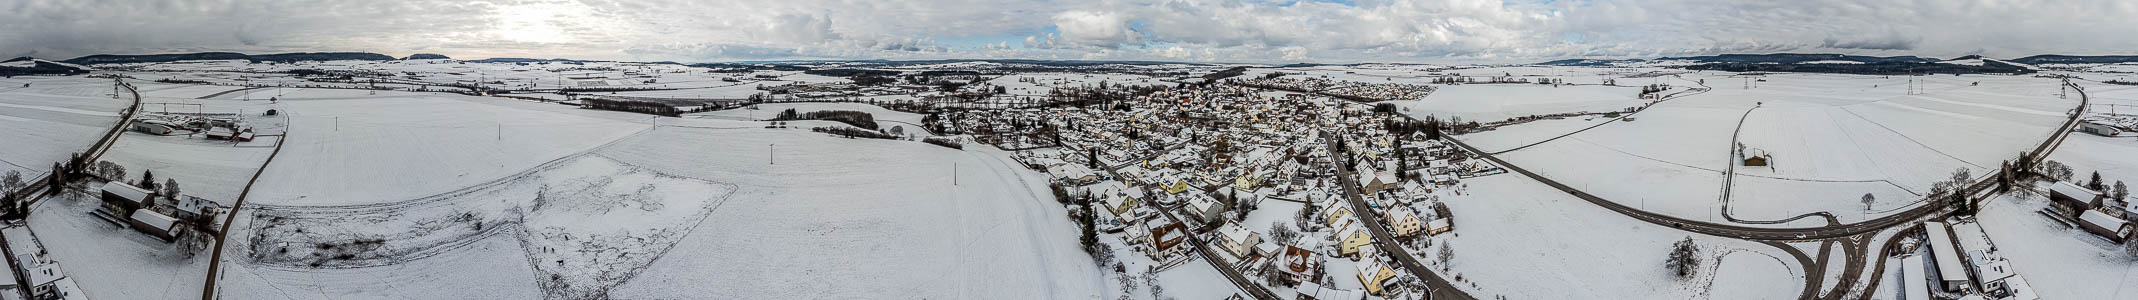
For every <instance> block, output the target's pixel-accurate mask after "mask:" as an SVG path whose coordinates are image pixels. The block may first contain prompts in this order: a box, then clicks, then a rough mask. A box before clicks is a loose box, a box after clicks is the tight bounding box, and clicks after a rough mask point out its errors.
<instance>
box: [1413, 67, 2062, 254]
mask: <svg viewBox="0 0 2138 300" xmlns="http://www.w3.org/2000/svg"><path fill="white" fill-rule="evenodd" d="M2065 84H2066V85H2069V86H2071V87H2072V88H2073V89H2074V90H2078V91H2079V105H2078V108H2077V109H2075V110H2074V111H2072V113H2071V115H2070V116H2069V117H2068V118H2067V119H2066V120H2065V121H2064V124H2063V125H2062V126H2060V127H2058V129H2057V130H2056V131H2055V132H2052V133H2051V135H2050V136H2049V138H2048V139H2045V140H2043V141H2042V144H2041V145H2040V146H2038V147H2036V148H2035V150H2034V151H2033V152H2028V155H2027V157H2026V159H2028V160H2030V161H2040V160H2041V159H2042V158H2044V157H2047V156H2048V155H2046V154H2047V153H2048V152H2049V151H2053V150H2055V147H2056V146H2057V145H2060V144H2062V143H2063V140H2064V137H2065V136H2067V135H2068V134H2069V133H2071V130H2072V128H2074V127H2077V126H2078V122H2079V116H2080V115H2082V114H2083V112H2084V110H2085V108H2086V103H2087V97H2086V92H2085V90H2084V89H2081V88H2079V87H2078V86H2077V85H2075V84H2071V83H2065ZM1447 141H1449V142H1452V143H1453V144H1455V145H1456V146H1458V147H1462V148H1463V149H1464V150H1468V151H1470V152H1473V153H1478V154H1479V155H1478V156H1479V158H1483V159H1485V160H1488V161H1491V162H1492V163H1494V164H1498V165H1500V166H1502V167H1505V168H1507V169H1508V170H1512V171H1514V172H1516V173H1521V174H1522V175H1523V176H1528V177H1530V178H1532V179H1536V180H1537V181H1539V182H1543V183H1544V184H1545V185H1549V186H1551V187H1552V188H1554V189H1558V190H1560V191H1564V192H1566V193H1568V194H1572V195H1573V196H1574V197H1576V198H1581V199H1582V200H1586V201H1589V203H1593V204H1596V205H1597V206H1602V207H1604V208H1605V209H1610V210H1611V211H1614V212H1618V213H1619V214H1623V215H1626V216H1628V217H1633V218H1634V219H1638V220H1641V221H1645V222H1648V223H1653V224H1656V225H1663V226H1668V227H1672V228H1678V229H1680V230H1685V231H1690V232H1694V233H1700V234H1707V235H1714V236H1722V237H1732V238H1739V239H1747V240H1764V241H1804V240H1821V239H1832V238H1842V237H1849V236H1854V235H1857V234H1862V233H1866V232H1875V231H1878V230H1882V229H1886V228H1890V227H1893V226H1896V225H1901V224H1905V223H1908V222H1909V221H1911V220H1915V219H1919V218H1922V217H1924V216H1928V215H1930V214H1932V213H1936V212H1938V211H1942V210H1943V209H1944V208H1945V206H1944V205H1942V204H1939V203H1930V204H1925V205H1921V206H1917V207H1915V208H1911V209H1908V210H1906V211H1902V212H1899V213H1894V214H1891V215H1886V216H1883V217H1878V218H1874V219H1871V220H1866V221H1863V222H1857V223H1849V224H1839V225H1829V226H1821V227H1806V228H1772V227H1752V226H1742V225H1735V224H1724V223H1714V222H1704V221H1697V220H1690V219H1685V218H1679V217H1675V216H1670V215H1665V214H1660V213H1653V212H1648V211H1644V210H1640V209H1637V208H1633V207H1629V206H1626V205H1624V204H1619V203H1618V202H1614V201H1611V200H1608V199H1604V198H1602V197H1597V196H1596V195H1593V194H1589V193H1587V192H1583V191H1581V190H1580V189H1576V188H1574V187H1572V186H1568V185H1566V184H1563V183H1559V182H1558V181H1555V180H1552V179H1551V178H1548V177H1544V176H1543V175H1541V174H1537V173H1536V172H1531V171H1529V170H1528V169H1523V168H1522V167H1521V166H1517V165H1515V164H1512V163H1508V162H1507V161H1505V160H1501V159H1500V158H1499V157H1497V156H1494V155H1492V154H1491V153H1490V152H1485V151H1482V150H1479V149H1477V147H1473V146H1470V144H1468V143H1463V142H1462V141H1461V140H1459V139H1447ZM1994 179H1995V177H1994V176H1991V177H1988V178H1984V179H1983V180H1982V181H1979V182H1976V183H1975V184H1972V185H1968V187H1967V188H1966V189H1965V191H1966V194H1968V195H1974V194H1977V193H1980V192H1981V191H1984V190H1987V189H1988V188H1989V187H1992V186H1994V185H1995V182H1994Z"/></svg>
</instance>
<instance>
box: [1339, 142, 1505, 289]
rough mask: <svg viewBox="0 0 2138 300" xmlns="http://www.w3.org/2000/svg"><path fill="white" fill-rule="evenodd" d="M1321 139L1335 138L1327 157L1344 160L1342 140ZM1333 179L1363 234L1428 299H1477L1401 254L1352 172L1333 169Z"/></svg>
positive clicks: (1405, 251)
mask: <svg viewBox="0 0 2138 300" xmlns="http://www.w3.org/2000/svg"><path fill="white" fill-rule="evenodd" d="M1322 136H1329V137H1336V139H1335V140H1333V141H1332V142H1331V143H1327V145H1328V146H1329V153H1332V154H1336V155H1338V157H1343V154H1341V153H1344V152H1343V151H1341V150H1340V149H1338V148H1337V145H1340V144H1343V143H1344V140H1343V137H1342V136H1339V135H1335V134H1332V133H1330V132H1329V131H1327V130H1323V131H1322ZM1336 178H1337V180H1338V181H1340V182H1342V183H1343V184H1340V185H1341V186H1343V187H1344V196H1345V197H1344V198H1345V199H1346V200H1348V201H1346V202H1350V203H1351V211H1352V212H1353V213H1352V214H1351V215H1353V216H1357V217H1358V218H1359V220H1362V221H1364V222H1362V223H1365V224H1366V232H1368V233H1369V234H1371V235H1373V243H1374V246H1375V247H1379V248H1381V249H1382V250H1383V251H1381V252H1383V253H1388V256H1389V257H1394V258H1395V259H1396V265H1397V266H1401V267H1403V269H1404V270H1406V271H1410V273H1411V275H1412V276H1416V277H1418V278H1419V279H1423V280H1425V285H1426V288H1427V290H1428V291H1427V292H1428V293H1429V295H1430V299H1477V298H1476V297H1471V296H1470V294H1469V293H1466V292H1463V291H1462V289H1458V288H1455V285H1454V284H1453V283H1450V282H1448V280H1447V279H1446V278H1441V277H1440V274H1436V273H1433V270H1432V269H1428V268H1426V267H1425V264H1422V263H1418V258H1416V257H1412V256H1411V253H1410V251H1409V250H1404V249H1403V247H1401V244H1402V242H1400V241H1397V240H1396V236H1395V235H1393V234H1389V233H1388V225H1387V224H1384V223H1382V222H1381V215H1380V214H1376V213H1373V212H1374V211H1376V210H1373V209H1369V208H1368V207H1367V205H1366V200H1365V199H1364V198H1363V197H1361V196H1360V195H1359V189H1358V186H1359V185H1358V179H1357V178H1358V177H1355V176H1354V175H1352V174H1351V170H1347V169H1344V167H1343V166H1342V165H1341V164H1339V165H1338V166H1337V167H1336Z"/></svg>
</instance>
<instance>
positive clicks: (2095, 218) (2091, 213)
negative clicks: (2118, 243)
mask: <svg viewBox="0 0 2138 300" xmlns="http://www.w3.org/2000/svg"><path fill="white" fill-rule="evenodd" d="M2079 221H2081V222H2086V223H2092V224H2093V226H2100V227H2101V228H2107V229H2108V230H2117V229H2118V228H2123V224H2126V223H2129V222H2128V221H2124V220H2123V219H2118V218H2116V217H2114V216H2109V215H2108V214H2107V213H2102V212H2101V211H2098V210H2091V209H2088V210H2086V212H2083V213H2079Z"/></svg>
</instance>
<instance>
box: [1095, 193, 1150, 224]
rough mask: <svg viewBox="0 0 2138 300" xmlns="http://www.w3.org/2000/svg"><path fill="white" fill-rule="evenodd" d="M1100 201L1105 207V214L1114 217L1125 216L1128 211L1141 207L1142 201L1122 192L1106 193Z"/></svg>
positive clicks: (1124, 218)
mask: <svg viewBox="0 0 2138 300" xmlns="http://www.w3.org/2000/svg"><path fill="white" fill-rule="evenodd" d="M1101 201H1102V202H1103V203H1105V205H1106V212H1109V213H1113V214H1114V216H1116V217H1120V216H1125V215H1127V214H1128V212H1129V211H1130V210H1134V209H1135V208H1136V206H1138V205H1143V200H1142V199H1138V197H1135V196H1132V195H1129V194H1128V193H1127V192H1122V191H1111V192H1108V193H1106V196H1105V198H1104V199H1102V200H1101ZM1121 219H1123V220H1126V219H1128V218H1126V217H1123V218H1121Z"/></svg>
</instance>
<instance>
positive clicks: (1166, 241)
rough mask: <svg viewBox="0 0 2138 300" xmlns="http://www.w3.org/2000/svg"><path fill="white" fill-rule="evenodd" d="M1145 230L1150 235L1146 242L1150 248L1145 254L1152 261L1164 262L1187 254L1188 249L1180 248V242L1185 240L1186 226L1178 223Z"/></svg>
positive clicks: (1186, 234) (1186, 235)
mask: <svg viewBox="0 0 2138 300" xmlns="http://www.w3.org/2000/svg"><path fill="white" fill-rule="evenodd" d="M1150 223H1151V222H1145V223H1143V224H1146V225H1148V224H1150ZM1147 228H1148V231H1149V232H1150V233H1151V234H1150V235H1148V237H1150V240H1149V241H1147V242H1148V243H1149V244H1150V246H1151V247H1150V248H1149V249H1150V251H1149V252H1147V253H1146V254H1147V255H1149V256H1150V257H1151V259H1152V260H1160V261H1163V260H1166V258H1169V257H1174V256H1178V255H1180V254H1184V253H1186V252H1187V249H1188V247H1184V246H1180V243H1181V242H1182V241H1185V240H1187V237H1188V226H1185V225H1181V224H1180V223H1166V224H1165V225H1158V226H1157V227H1147Z"/></svg>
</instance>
